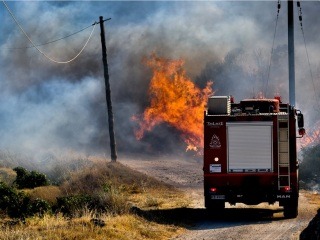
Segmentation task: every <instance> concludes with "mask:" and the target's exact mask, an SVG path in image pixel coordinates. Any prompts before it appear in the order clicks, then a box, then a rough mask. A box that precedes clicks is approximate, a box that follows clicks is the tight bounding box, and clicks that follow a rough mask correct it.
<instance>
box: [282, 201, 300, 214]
mask: <svg viewBox="0 0 320 240" xmlns="http://www.w3.org/2000/svg"><path fill="white" fill-rule="evenodd" d="M283 215H284V217H285V218H296V217H297V216H298V200H296V201H292V202H288V203H286V204H284V206H283Z"/></svg>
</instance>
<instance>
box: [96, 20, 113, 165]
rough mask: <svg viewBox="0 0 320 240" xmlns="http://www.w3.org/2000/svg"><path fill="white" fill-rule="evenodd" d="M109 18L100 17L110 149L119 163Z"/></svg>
mask: <svg viewBox="0 0 320 240" xmlns="http://www.w3.org/2000/svg"><path fill="white" fill-rule="evenodd" d="M110 19H111V18H108V19H106V20H103V17H102V16H100V22H99V23H100V30H101V33H100V35H101V46H102V62H103V69H104V80H105V89H106V100H107V108H108V123H109V136H110V148H111V161H112V162H116V161H117V150H116V140H115V136H114V129H113V112H112V102H111V90H110V83H109V71H108V62H107V47H106V38H105V32H104V22H105V21H108V20H110Z"/></svg>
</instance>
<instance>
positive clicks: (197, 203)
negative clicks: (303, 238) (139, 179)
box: [121, 159, 320, 240]
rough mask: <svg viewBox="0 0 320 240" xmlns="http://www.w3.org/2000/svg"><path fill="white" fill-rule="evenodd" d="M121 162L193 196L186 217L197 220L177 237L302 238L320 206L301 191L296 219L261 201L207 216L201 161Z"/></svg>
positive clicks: (187, 239) (228, 238) (230, 238)
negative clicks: (221, 213)
mask: <svg viewBox="0 0 320 240" xmlns="http://www.w3.org/2000/svg"><path fill="white" fill-rule="evenodd" d="M121 162H122V163H123V164H125V165H128V166H129V167H131V168H133V169H136V170H138V171H140V172H143V173H146V174H148V175H150V176H153V177H155V178H157V179H159V180H161V181H164V182H167V183H169V184H172V185H174V186H176V187H178V188H180V189H182V190H184V191H185V192H186V193H187V194H188V195H189V196H190V198H191V199H192V206H191V207H190V209H188V210H189V211H188V212H186V216H185V218H188V217H191V216H192V215H194V216H196V217H195V219H196V221H195V224H194V226H193V227H190V228H189V229H188V231H187V232H186V234H184V235H183V236H179V237H177V238H176V239H181V240H189V239H197V240H198V239H205V240H209V239H210V240H211V239H212V240H213V239H226V240H232V239H237V240H239V239H246V240H254V239H259V240H262V239H264V240H268V239H270V240H276V239H278V240H280V239H281V240H282V239H283V240H286V239H290V240H291V239H299V236H300V233H301V231H303V230H304V229H305V228H306V227H307V226H308V224H309V222H310V221H311V220H312V218H313V217H314V216H315V215H316V212H317V209H318V208H319V207H320V206H319V205H316V204H310V203H309V202H308V200H307V198H306V196H305V195H306V193H305V192H303V191H301V192H300V197H299V216H298V217H297V218H295V219H284V218H283V213H282V208H281V207H279V205H277V204H275V205H273V206H269V205H268V204H260V205H258V206H253V207H252V206H246V205H244V204H237V205H236V206H230V205H226V211H225V213H224V215H223V216H217V217H212V216H207V215H204V212H205V210H204V204H203V189H202V188H203V187H202V184H203V180H202V162H200V161H198V162H197V161H194V160H189V161H186V160H185V161H182V160H177V159H151V160H148V161H147V160H143V159H135V160H122V161H121ZM195 213H196V215H195ZM204 216H205V217H204Z"/></svg>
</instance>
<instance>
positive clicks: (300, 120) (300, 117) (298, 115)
mask: <svg viewBox="0 0 320 240" xmlns="http://www.w3.org/2000/svg"><path fill="white" fill-rule="evenodd" d="M297 118H298V128H303V127H304V120H303V114H302V113H298V114H297Z"/></svg>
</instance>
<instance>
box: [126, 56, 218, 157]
mask: <svg viewBox="0 0 320 240" xmlns="http://www.w3.org/2000/svg"><path fill="white" fill-rule="evenodd" d="M144 63H145V64H146V65H147V66H148V67H150V68H151V69H152V71H153V74H152V78H151V82H150V86H149V92H148V93H149V96H150V106H149V107H147V108H146V109H145V111H144V113H143V115H142V116H139V117H138V116H133V117H132V120H134V121H137V122H138V123H139V129H137V130H136V131H135V135H136V138H137V139H139V140H140V139H141V138H142V137H143V135H144V133H145V132H146V131H152V129H153V128H154V127H155V126H156V125H158V124H161V123H167V124H169V125H171V126H173V127H175V128H176V129H177V130H179V131H180V132H181V137H182V139H183V140H184V141H185V143H186V144H187V150H194V151H199V150H200V149H202V148H203V113H204V109H205V105H206V103H207V99H208V97H209V95H211V94H212V93H213V91H212V89H211V86H212V82H208V83H207V86H206V87H205V88H204V89H203V90H200V89H199V88H197V87H196V86H195V84H194V83H193V82H192V81H191V80H190V78H188V77H187V75H186V72H185V70H184V68H183V67H184V61H183V60H181V59H179V60H170V59H165V58H159V57H157V56H156V55H155V54H152V55H151V56H150V57H149V58H146V59H144Z"/></svg>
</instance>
